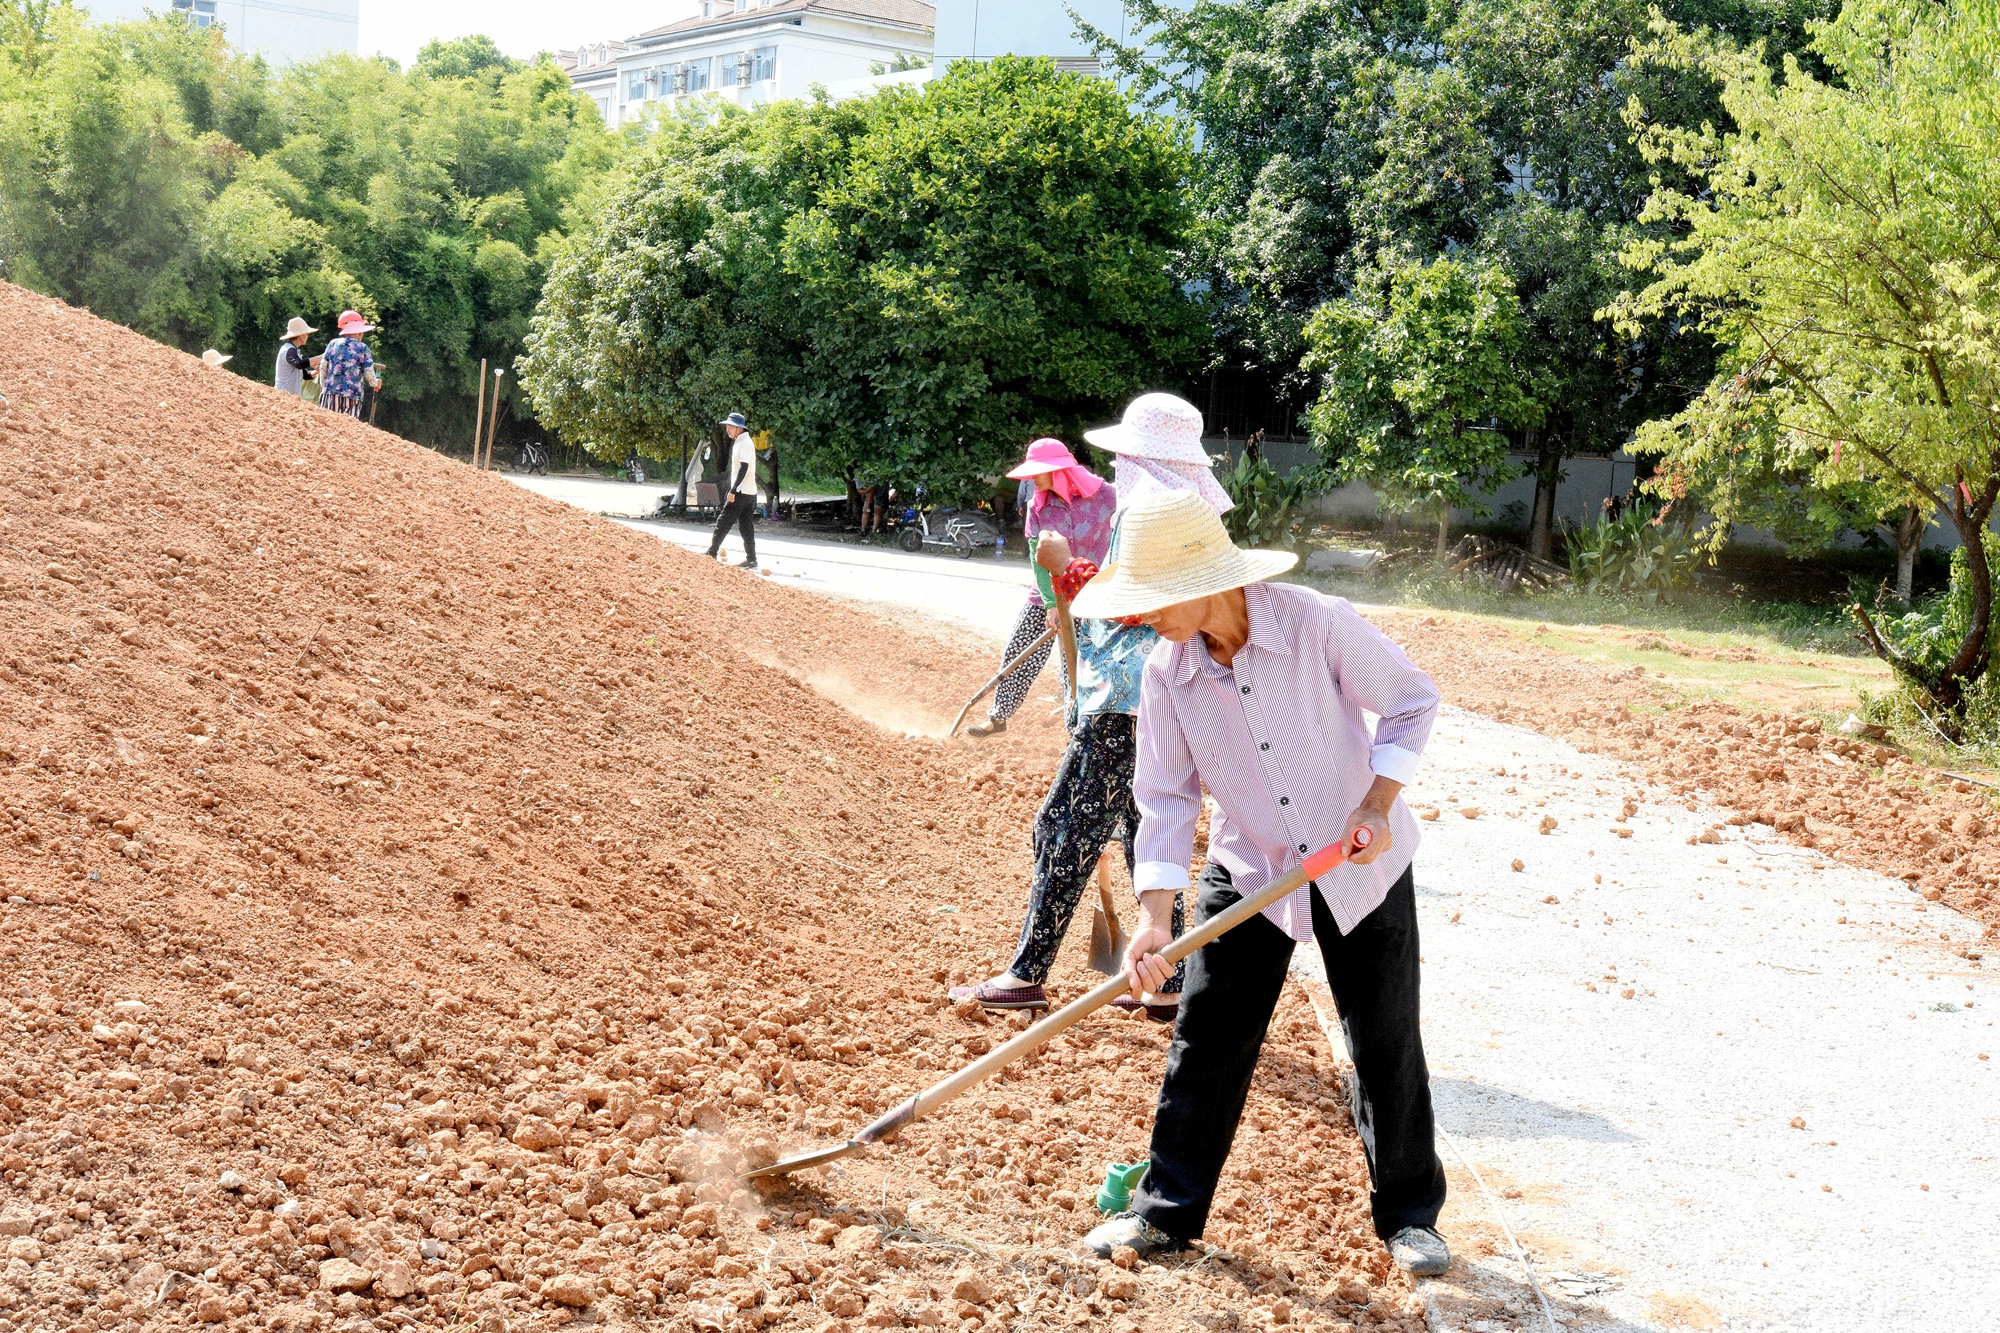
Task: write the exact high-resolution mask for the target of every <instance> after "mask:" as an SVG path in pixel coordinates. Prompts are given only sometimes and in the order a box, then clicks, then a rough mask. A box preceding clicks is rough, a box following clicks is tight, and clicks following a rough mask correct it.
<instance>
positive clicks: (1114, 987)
mask: <svg viewBox="0 0 2000 1333" xmlns="http://www.w3.org/2000/svg"><path fill="white" fill-rule="evenodd" d="M1365 831H1366V830H1362V832H1365ZM1359 845H1361V846H1366V845H1367V840H1366V839H1365V838H1362V839H1360V841H1359ZM1346 859H1347V845H1346V844H1345V843H1340V842H1337V843H1334V844H1333V845H1332V846H1330V847H1322V848H1320V849H1319V850H1318V851H1316V852H1314V853H1313V854H1312V855H1310V856H1308V857H1307V858H1306V859H1305V860H1304V861H1303V862H1302V863H1300V865H1299V868H1298V869H1297V870H1294V871H1293V872H1292V873H1291V874H1289V875H1286V876H1285V877H1284V878H1282V879H1278V880H1274V881H1272V882H1271V883H1270V884H1267V885H1265V886H1264V887H1263V888H1262V889H1259V890H1258V891H1257V892H1256V893H1253V894H1251V895H1250V896H1249V897H1248V898H1244V899H1241V900H1239V901H1238V902H1237V903H1236V905H1235V906H1233V907H1230V908H1228V909H1227V910H1225V911H1222V912H1218V913H1216V914H1215V915H1214V916H1212V917H1210V918H1209V919H1208V920H1206V921H1204V922H1202V923H1201V924H1200V925H1199V926H1196V927H1195V928H1194V929H1193V930H1190V931H1189V932H1188V933H1187V934H1185V935H1182V936H1181V937H1180V938H1178V939H1176V940H1175V941H1174V942H1173V943H1172V944H1169V945H1168V946H1167V947H1166V948H1164V949H1162V950H1160V957H1162V958H1164V959H1166V960H1167V961H1168V962H1170V963H1178V962H1180V961H1181V959H1183V958H1185V957H1187V956H1188V955H1189V954H1191V953H1193V952H1194V951H1195V950H1196V949H1199V948H1201V946H1202V945H1204V944H1207V943H1208V942H1209V941H1210V940H1212V939H1215V938H1216V937H1217V936H1220V935H1222V934H1225V933H1226V932H1228V931H1231V930H1234V929H1235V928H1236V927H1237V926H1240V925H1242V924H1243V923H1244V922H1245V921H1248V920H1249V919H1250V918H1251V917H1253V916H1256V915H1257V914H1258V913H1259V912H1262V911H1263V910H1264V909H1265V908H1267V907H1269V906H1270V905H1271V904H1273V903H1275V902H1277V901H1278V900H1280V899H1281V898H1284V897H1286V896H1287V895H1289V894H1292V893H1295V892H1297V891H1298V889H1299V888H1300V887H1301V886H1303V885H1305V884H1309V883H1311V882H1312V881H1313V880H1316V879H1318V878H1319V877H1320V876H1322V875H1324V874H1326V873H1327V872H1328V871H1330V870H1332V869H1333V868H1334V867H1335V866H1337V865H1339V864H1341V863H1342V862H1343V861H1345V860H1346ZM1127 989H1129V986H1128V983H1127V982H1126V980H1125V978H1124V977H1122V976H1117V977H1112V978H1111V979H1110V980H1108V981H1105V982H1103V983H1102V984H1100V985H1099V986H1097V987H1096V988H1095V989H1093V990H1091V991H1089V992H1087V993H1086V994H1083V995H1080V996H1078V997H1077V998H1076V999H1074V1000H1071V1001H1070V1002H1069V1003H1068V1004H1066V1005H1064V1006H1063V1007H1062V1008H1060V1009H1058V1010H1056V1011H1055V1012H1054V1013H1052V1014H1050V1015H1049V1016H1048V1017H1047V1018H1045V1019H1043V1020H1042V1021H1041V1022H1039V1023H1036V1024H1034V1025H1033V1026H1032V1027H1030V1028H1028V1029H1027V1030H1026V1031H1025V1032H1022V1033H1021V1034H1020V1035H1019V1036H1017V1037H1015V1038H1014V1039H1013V1040H1012V1041H1009V1042H1007V1043H1005V1044H1004V1045H1001V1046H998V1047H995V1048H994V1049H993V1050H992V1051H990V1052H988V1053H987V1054H985V1055H983V1056H981V1057H980V1058H979V1059H977V1060H975V1061H973V1062H972V1063H971V1064H969V1065H967V1066H966V1067H965V1068H963V1069H961V1070H959V1071H958V1072H957V1073H955V1074H953V1075H951V1077H949V1078H946V1079H944V1080H942V1081H940V1082H937V1083H933V1084H932V1085H931V1086H930V1087H928V1088H925V1089H924V1090H923V1091H922V1092H920V1093H918V1094H917V1095H916V1096H914V1097H911V1098H910V1099H909V1100H907V1101H905V1102H903V1103H902V1104H901V1105H899V1106H897V1107H896V1108H895V1109H894V1110H892V1111H889V1112H888V1113H887V1114H885V1115H884V1116H882V1117H881V1118H880V1119H879V1120H877V1121H876V1122H875V1123H874V1124H872V1125H870V1126H868V1127H867V1128H866V1129H864V1130H862V1131H861V1132H860V1133H859V1134H856V1135H855V1136H854V1138H853V1139H852V1140H851V1141H852V1142H854V1143H880V1142H882V1141H883V1140H885V1139H887V1138H889V1137H891V1136H892V1135H894V1134H895V1133H896V1131H897V1130H899V1129H901V1128H902V1127H903V1126H905V1125H907V1124H909V1123H910V1122H912V1121H914V1120H919V1119H921V1118H922V1117H924V1116H927V1115H929V1114H930V1113H931V1112H933V1111H935V1110H937V1108H938V1107H940V1106H943V1105H944V1104H945V1103H946V1102H948V1101H950V1100H951V1099H952V1098H954V1097H956V1096H958V1094H959V1093H961V1092H964V1091H965V1090H966V1089H967V1088H969V1087H971V1086H973V1085H974V1084H975V1083H983V1082H985V1081H986V1080H987V1079H989V1078H991V1077H993V1075H995V1074H997V1073H999V1072H1000V1071H1001V1070H1002V1069H1005V1068H1006V1067H1007V1066H1008V1065H1010V1064H1013V1063H1014V1062H1015V1061H1016V1060H1018V1059H1020V1058H1021V1057H1022V1056H1024V1055H1026V1054H1028V1053H1029V1052H1030V1051H1034V1050H1036V1049H1038V1048H1040V1047H1042V1046H1044V1045H1046V1044H1047V1043H1048V1042H1049V1041H1050V1040H1051V1039H1053V1038H1055V1037H1058V1036H1061V1035H1062V1034H1063V1033H1065V1032H1067V1031H1069V1029H1071V1028H1073V1027H1075V1026H1076V1025H1077V1024H1078V1023H1080V1022H1081V1021H1083V1019H1085V1018H1087V1017H1089V1016H1090V1015H1091V1014H1092V1013H1094V1012H1096V1011H1097V1010H1099V1009H1102V1008H1103V1007H1104V1006H1105V1005H1107V1004H1109V1003H1111V1002H1112V1001H1113V1000H1115V999H1117V998H1118V997H1119V995H1120V994H1122V993H1123V992H1124V991H1126V990H1127Z"/></svg>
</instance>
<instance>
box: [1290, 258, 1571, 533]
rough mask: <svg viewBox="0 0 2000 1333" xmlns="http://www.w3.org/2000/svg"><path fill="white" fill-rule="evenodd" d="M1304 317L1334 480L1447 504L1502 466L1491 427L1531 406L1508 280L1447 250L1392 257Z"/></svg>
mask: <svg viewBox="0 0 2000 1333" xmlns="http://www.w3.org/2000/svg"><path fill="white" fill-rule="evenodd" d="M1370 276H1371V279H1372V280H1371V281H1369V282H1368V283H1366V284H1365V285H1364V286H1362V287H1361V288H1359V289H1358V290H1357V291H1356V293H1355V294H1354V295H1352V296H1349V297H1346V298H1344V299H1342V300H1339V301H1330V302H1328V303H1327V304H1325V305H1323V306H1321V307H1320V309H1319V311H1318V313H1316V314H1315V315H1314V316H1313V319H1312V322H1311V323H1310V324H1308V325H1307V326H1306V344H1307V347H1308V349H1309V351H1308V353H1307V366H1308V368H1309V369H1310V370H1312V371H1313V372H1315V373H1317V374H1319V375H1321V376H1323V383H1324V386H1325V388H1324V392H1323V393H1322V394H1321V397H1320V399H1319V402H1318V403H1317V404H1316V405H1315V406H1314V408H1313V410H1312V413H1311V419H1312V427H1313V435H1314V438H1315V439H1316V440H1317V441H1318V442H1320V443H1321V445H1322V446H1323V447H1325V448H1326V449H1327V451H1328V454H1329V455H1330V456H1331V457H1332V458H1334V459H1335V460H1336V462H1335V463H1334V467H1333V471H1334V475H1335V476H1336V478H1337V479H1339V480H1341V481H1365V482H1367V483H1368V484H1369V485H1371V486H1373V487H1374V488H1375V489H1376V490H1377V491H1378V492H1379V493H1380V494H1381V495H1382V496H1383V498H1384V499H1385V500H1386V501H1387V502H1388V503H1389V504H1390V505H1391V506H1394V507H1409V506H1413V505H1425V506H1428V507H1435V508H1436V509H1437V511H1438V513H1439V521H1438V550H1439V553H1440V554H1442V553H1443V550H1444V546H1445V537H1446V532H1447V525H1448V522H1449V518H1450V512H1451V510H1452V509H1454V508H1462V507H1467V506H1472V505H1476V503H1477V497H1478V495H1479V493H1480V492H1481V491H1483V490H1486V489H1489V488H1490V487H1492V486H1494V485H1497V484H1498V483H1500V482H1502V481H1505V480H1507V479H1508V478H1509V477H1510V476H1512V475H1513V472H1512V471H1511V469H1510V467H1509V464H1508V462H1507V437H1506V435H1505V434H1504V432H1503V430H1502V428H1503V427H1510V426H1524V425H1527V424H1530V423H1531V422H1532V421H1533V420H1534V418H1535V416H1536V414H1537V413H1538V411H1539V410H1540V409H1539V406H1538V404H1537V401H1536V398H1535V396H1534V395H1533V394H1532V393H1531V392H1530V391H1529V390H1528V389H1527V388H1525V387H1523V385H1522V383H1521V380H1520V376H1519V373H1518V371H1517V369H1516V366H1515V359H1516V358H1517V357H1518V355H1519V353H1520V345H1521V338H1522V330H1523V321H1522V318H1521V309H1520V303H1519V300H1518V299H1517V298H1516V296H1515V294H1514V286H1513V283H1512V282H1510V281H1509V280H1508V278H1507V275H1506V274H1505V273H1502V272H1501V271H1500V270H1499V269H1497V268H1495V267H1493V266H1491V265H1484V264H1474V263H1468V262H1464V261H1461V260H1457V259H1450V258H1445V259H1435V260H1432V261H1430V262H1429V263H1417V262H1409V263H1403V264H1398V265H1396V266H1395V267H1393V268H1392V269H1390V270H1388V271H1387V272H1384V273H1382V274H1381V275H1380V276H1379V278H1378V277H1375V276H1374V275H1370Z"/></svg>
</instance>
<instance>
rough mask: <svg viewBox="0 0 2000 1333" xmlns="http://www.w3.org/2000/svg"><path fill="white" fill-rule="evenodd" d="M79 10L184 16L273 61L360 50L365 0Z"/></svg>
mask: <svg viewBox="0 0 2000 1333" xmlns="http://www.w3.org/2000/svg"><path fill="white" fill-rule="evenodd" d="M79 8H82V9H87V10H88V11H89V12H90V16H91V17H92V18H94V19H97V20H98V21H100V22H103V23H111V22H116V21H118V20H120V19H142V18H145V17H146V16H147V15H148V14H180V15H182V16H184V17H185V18H186V19H187V20H188V21H189V22H191V23H193V24H195V25H196V26H197V27H202V28H207V27H219V28H221V29H222V31H223V32H224V34H225V35H227V36H228V38H229V44H230V45H231V46H234V47H235V48H236V49H237V50H239V51H246V52H249V53H250V54H252V55H260V56H263V57H264V58H265V59H266V60H268V61H270V62H271V63H272V64H274V65H289V64H293V63H296V62H298V61H301V60H316V59H318V58H319V57H320V56H328V55H335V54H337V53H339V52H342V51H345V52H346V53H347V54H349V55H354V54H357V53H359V51H360V50H361V0H84V3H83V4H81V5H80V6H79Z"/></svg>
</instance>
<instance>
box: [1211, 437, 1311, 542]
mask: <svg viewBox="0 0 2000 1333" xmlns="http://www.w3.org/2000/svg"><path fill="white" fill-rule="evenodd" d="M1216 480H1218V481H1220V482H1221V483H1222V488H1223V489H1224V490H1226V491H1228V492H1229V498H1230V499H1232V500H1234V501H1235V502H1236V507H1235V508H1234V509H1232V510H1230V511H1229V512H1228V513H1227V514H1224V515H1223V516H1222V524H1223V526H1224V527H1225V528H1227V529H1228V530H1229V539H1230V540H1231V541H1233V542H1235V543H1236V544H1237V545H1238V546H1264V547H1269V546H1282V547H1285V548H1287V549H1289V548H1290V547H1291V546H1292V545H1293V544H1294V543H1295V542H1296V540H1297V538H1296V537H1295V536H1294V534H1293V532H1292V524H1293V522H1294V520H1296V519H1297V518H1298V511H1299V509H1300V507H1301V506H1303V505H1304V504H1305V502H1306V501H1307V500H1310V499H1311V498H1312V497H1313V496H1315V495H1317V494H1318V493H1319V486H1318V484H1317V482H1316V480H1315V477H1314V475H1313V474H1312V473H1311V471H1310V470H1309V469H1305V468H1301V469H1299V470H1298V471H1297V472H1294V473H1293V474H1292V475H1291V476H1290V477H1281V476H1279V475H1278V470H1277V469H1276V468H1274V467H1272V466H1271V465H1270V464H1269V463H1267V462H1265V461H1264V460H1263V459H1262V458H1252V457H1250V455H1248V454H1245V455H1243V456H1242V457H1241V458H1238V459H1237V460H1236V462H1235V463H1233V464H1231V465H1230V467H1229V469H1228V470H1227V471H1225V472H1223V473H1222V474H1221V475H1220V476H1218V477H1217V478H1216Z"/></svg>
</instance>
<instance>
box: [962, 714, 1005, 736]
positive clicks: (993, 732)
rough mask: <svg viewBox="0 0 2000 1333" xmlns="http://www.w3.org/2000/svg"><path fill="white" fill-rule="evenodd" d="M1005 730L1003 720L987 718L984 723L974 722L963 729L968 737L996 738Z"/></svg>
mask: <svg viewBox="0 0 2000 1333" xmlns="http://www.w3.org/2000/svg"><path fill="white" fill-rule="evenodd" d="M1005 730H1007V722H1006V720H1005V719H1004V718H997V717H989V718H987V719H986V720H985V721H984V722H975V723H973V724H972V725H971V726H969V727H967V728H966V729H965V734H966V735H968V736H997V735H999V734H1000V733H1001V732H1003V731H1005Z"/></svg>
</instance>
